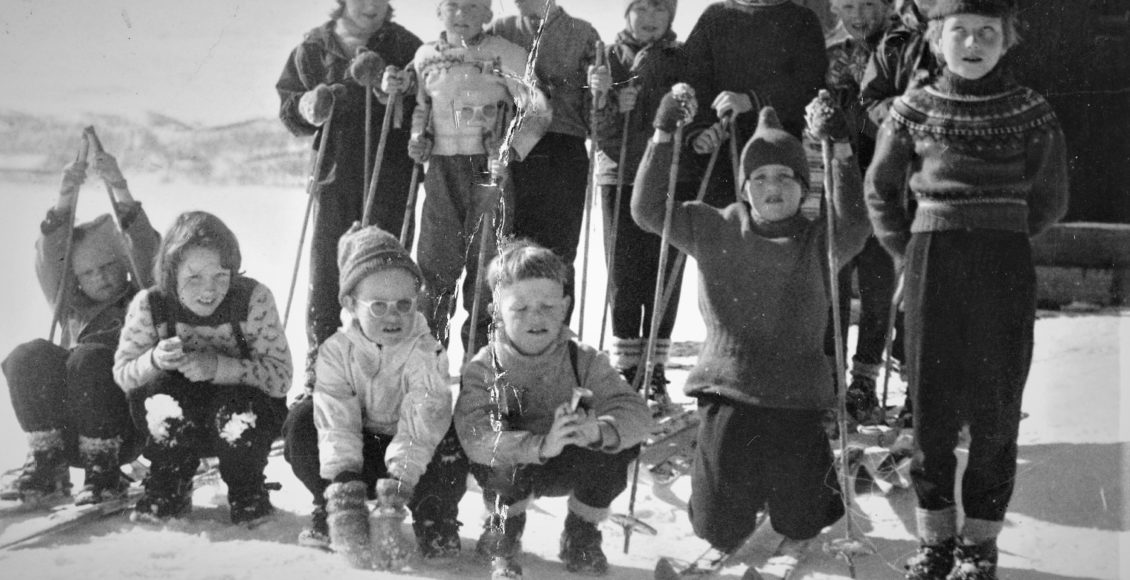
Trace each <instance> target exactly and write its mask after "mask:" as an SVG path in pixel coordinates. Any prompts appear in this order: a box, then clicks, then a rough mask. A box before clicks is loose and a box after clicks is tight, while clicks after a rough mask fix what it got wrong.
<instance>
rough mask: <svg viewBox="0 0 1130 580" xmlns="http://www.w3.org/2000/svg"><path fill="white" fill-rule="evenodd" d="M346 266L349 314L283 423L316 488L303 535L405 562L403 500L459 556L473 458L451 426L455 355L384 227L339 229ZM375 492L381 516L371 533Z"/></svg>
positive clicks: (370, 558)
mask: <svg viewBox="0 0 1130 580" xmlns="http://www.w3.org/2000/svg"><path fill="white" fill-rule="evenodd" d="M338 271H339V272H340V273H341V280H340V284H339V287H340V289H341V290H340V296H339V300H340V301H341V305H342V309H343V310H344V312H345V313H346V315H347V317H346V322H345V323H344V324H343V325H342V327H341V328H340V329H339V330H338V331H337V332H336V333H335V334H334V335H333V336H331V337H330V338H329V339H328V340H326V342H324V343H323V344H322V348H321V352H320V353H319V354H318V367H317V371H318V372H317V375H318V382H317V383H316V384H315V388H314V396H313V398H312V400H307V401H302V402H299V403H298V404H297V405H295V406H294V407H293V408H292V409H291V411H290V415H289V416H288V417H287V422H286V426H285V427H284V431H285V433H286V439H287V457H286V458H287V461H289V462H290V464H291V466H292V468H293V469H294V473H295V475H296V476H298V479H299V480H300V481H302V482H303V484H305V485H306V488H307V489H309V490H310V492H311V493H312V494H314V506H315V508H314V513H313V516H312V518H311V520H312V521H311V526H310V528H308V529H307V530H305V531H303V533H302V535H301V536H300V537H299V543H301V544H304V545H308V546H316V547H323V548H325V547H330V546H331V543H332V546H333V548H334V549H335V551H338V552H340V553H343V554H344V555H345V557H346V558H347V559H348V560H349V561H350V563H352V564H353V565H355V566H357V567H360V568H374V567H376V568H381V569H390V568H399V567H400V565H401V564H403V563H404V561H405V560H406V559H407V557H408V556H409V555H410V554H411V550H410V549H407V548H406V546H407V543H405V542H403V541H401V540H400V532H399V525H400V522H401V521H402V520H403V519H404V517H405V516H406V515H407V511H405V508H407V509H408V510H409V511H411V512H412V519H413V523H412V528H413V530H414V531H415V536H416V544H417V546H418V548H419V552H420V554H421V555H422V556H423V557H425V558H433V557H442V556H450V555H454V554H456V553H458V552H459V549H460V543H459V525H460V524H459V522H458V520H457V516H458V514H459V499H460V498H462V496H463V492H464V491H465V489H466V483H467V456H466V455H464V454H463V449H462V448H461V447H460V446H459V440H458V439H457V438H456V436H455V430H454V429H453V428H452V425H451V407H452V397H451V389H450V388H449V387H448V384H447V383H448V381H447V373H448V364H447V354H446V353H445V352H444V349H443V347H442V346H441V345H440V344H439V343H438V342H437V341H436V340H435V339H434V338H433V337H432V336H431V334H430V333H429V331H428V325H427V320H426V319H425V318H424V316H423V315H422V314H420V312H419V311H418V310H417V309H416V304H417V299H418V297H419V293H420V288H421V285H422V281H423V274H422V273H421V272H420V269H419V268H418V267H417V266H416V263H415V262H413V261H412V258H411V257H410V256H409V255H408V251H407V250H405V249H404V247H403V246H401V245H400V242H399V241H398V240H397V239H396V237H395V236H393V235H392V234H390V233H388V232H385V231H383V230H381V229H379V228H377V227H376V226H368V227H364V228H362V227H359V226H354V228H353V229H351V230H350V231H349V232H348V233H346V234H345V235H344V236H342V238H341V241H340V242H339V243H338ZM374 490H375V494H376V498H377V501H378V505H377V510H376V514H377V515H376V518H377V520H378V521H380V522H382V525H378V526H377V533H378V536H377V537H375V538H370V532H369V510H368V508H367V507H366V504H365V501H366V498H367V497H371V496H372V495H374ZM374 540H375V544H376V545H377V546H378V547H379V548H378V550H377V551H375V552H374V551H373V550H372V549H371V548H370V546H372V545H373V544H372V543H371V542H372V541H374Z"/></svg>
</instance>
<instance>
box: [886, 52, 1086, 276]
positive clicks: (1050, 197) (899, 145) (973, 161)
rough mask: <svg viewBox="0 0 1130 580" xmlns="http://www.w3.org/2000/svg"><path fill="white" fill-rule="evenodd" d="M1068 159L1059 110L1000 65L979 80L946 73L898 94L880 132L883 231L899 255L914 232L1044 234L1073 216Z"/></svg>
mask: <svg viewBox="0 0 1130 580" xmlns="http://www.w3.org/2000/svg"><path fill="white" fill-rule="evenodd" d="M1066 155H1067V154H1066V148H1065V145H1064V138H1063V131H1062V130H1061V129H1060V126H1059V122H1058V121H1057V120H1056V116H1055V113H1054V112H1053V111H1052V108H1051V106H1050V105H1049V104H1048V103H1047V101H1045V100H1044V99H1043V97H1041V96H1040V95H1038V94H1037V93H1035V92H1034V91H1032V90H1031V89H1028V88H1026V87H1022V86H1019V85H1017V84H1015V82H1013V81H1012V79H1011V77H1010V76H1009V75H1008V74H1007V73H1006V72H1004V71H1003V70H1002V67H997V69H996V70H994V71H993V72H991V73H989V74H988V75H986V76H985V77H983V78H981V79H977V80H972V81H971V80H967V79H962V78H960V77H957V76H956V75H952V74H949V73H948V71H946V72H943V73H942V74H940V75H939V76H938V77H937V78H936V79H935V80H934V81H933V82H930V83H927V84H925V85H923V86H922V87H920V88H912V89H910V90H908V91H907V92H906V94H904V95H903V96H902V97H899V98H898V99H897V100H896V101H895V104H894V106H893V107H892V109H891V114H890V116H889V117H888V119H887V120H886V121H885V122H884V123H883V126H882V128H881V130H880V131H879V136H878V143H877V145H876V150H875V157H874V159H873V161H872V163H871V167H870V168H869V169H868V171H867V178H866V180H865V194H866V199H867V206H868V210H869V211H870V214H871V222H872V225H873V226H874V229H875V234H876V236H878V238H879V241H880V242H882V243H883V245H884V246H885V247H886V248H887V249H888V250H889V251H891V253H892V254H894V255H895V256H897V257H901V256H902V255H903V253H904V251H905V249H906V244H907V243H908V242H909V241H910V235H911V233H915V232H933V231H944V230H960V229H991V230H1005V231H1014V232H1023V233H1026V234H1029V235H1036V234H1039V233H1041V232H1043V231H1044V230H1046V229H1047V228H1048V227H1050V226H1051V225H1052V224H1054V223H1055V222H1056V221H1058V220H1059V219H1061V218H1062V217H1063V215H1064V213H1066V211H1067V159H1066ZM908 176H909V185H910V191H911V193H912V194H913V195H914V197H915V200H916V201H917V204H918V207H917V210H916V211H915V213H914V215H913V216H912V215H910V214H909V213H908V211H907V209H906V205H905V203H904V201H903V199H902V198H903V191H904V187H905V185H906V184H907V178H908Z"/></svg>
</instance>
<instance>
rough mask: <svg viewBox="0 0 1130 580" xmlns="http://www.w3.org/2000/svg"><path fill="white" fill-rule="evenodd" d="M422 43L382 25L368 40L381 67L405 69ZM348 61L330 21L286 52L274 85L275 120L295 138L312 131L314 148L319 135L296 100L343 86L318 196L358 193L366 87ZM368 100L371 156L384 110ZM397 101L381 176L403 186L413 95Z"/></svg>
mask: <svg viewBox="0 0 1130 580" xmlns="http://www.w3.org/2000/svg"><path fill="white" fill-rule="evenodd" d="M421 44H422V42H421V41H420V39H419V38H417V37H416V35H414V34H412V33H411V32H409V31H408V30H406V29H405V28H404V27H402V26H400V25H399V24H396V23H395V22H386V23H385V24H384V25H382V26H381V28H380V29H379V30H378V31H377V32H376V33H374V34H373V36H372V38H370V39H369V43H368V45H367V46H368V47H369V49H370V50H372V51H374V52H376V53H377V54H378V55H380V56H381V58H382V59H383V60H384V61H385V63H386V64H389V65H394V66H397V67H400V68H405V67H407V66H408V64H409V63H411V62H412V57H413V56H415V54H416V49H417V48H419V47H420V45H421ZM352 58H353V55H348V54H346V53H345V49H344V48H343V47H342V45H341V43H340V41H338V39H337V37H336V35H335V34H334V21H332V20H331V21H329V22H326V23H325V24H323V25H321V26H319V27H317V28H314V29H313V30H311V31H309V32H307V33H306V37H305V38H304V39H303V41H302V43H301V44H299V45H298V47H297V48H295V49H294V50H293V51H292V52H291V54H290V58H289V59H287V62H286V66H285V67H284V68H283V72H282V76H281V77H279V81H278V83H276V84H275V88H276V89H277V90H278V93H279V99H280V101H281V104H280V106H279V118H280V119H282V122H283V124H284V125H286V128H287V129H288V130H290V132H291V133H293V134H294V135H296V136H299V137H304V136H308V135H314V134H315V133H317V136H316V138H315V140H314V143H313V147H314V148H315V149H317V147H318V146H319V144H320V142H321V139H322V133H321V131H320V130H319V129H318V128H317V127H315V126H313V125H311V124H310V123H308V122H306V120H305V119H303V118H302V115H300V114H299V113H298V102H299V100H300V99H301V98H302V95H303V94H304V93H306V91H309V90H311V89H313V88H314V87H316V86H318V85H319V84H322V83H324V84H327V85H333V84H342V85H344V86H345V87H346V90H347V92H346V95H345V97H344V98H339V99H336V100H335V102H334V115H333V127H332V133H333V134H332V135H331V139H330V142H329V143H328V144H327V146H328V148H327V149H326V157H325V161H324V163H323V167H322V173H321V175H319V176H318V188H319V192H320V193H321V194H322V195H327V194H328V195H335V194H339V193H340V192H342V191H347V192H350V193H352V194H353V195H361V192H362V191H363V189H364V170H365V89H364V88H363V87H362V86H361V85H360V84H358V83H357V81H355V80H353V78H352V77H351V76H350V75H349V63H350V61H351V60H352ZM372 102H373V111H372V116H371V121H370V123H371V130H372V135H373V144H372V146H371V147H372V151H373V153H374V154H375V152H376V148H377V139H378V138H379V137H380V132H381V123H382V121H383V118H384V114H385V106H384V105H382V104H381V103H380V102H379V100H378V99H376V98H374V99H373V100H372ZM401 102H402V105H401V106H400V107H399V110H394V119H393V125H392V127H391V130H390V132H389V136H388V140H387V142H386V144H385V147H386V148H385V158H384V162H383V164H382V165H381V173H382V175H384V173H385V172H389V173H403V174H405V177H404V179H403V181H404V182H405V183H407V182H408V178H407V176H406V175H407V174H408V173H411V171H412V160H411V158H409V157H408V137H409V130H410V129H411V116H412V110H413V109H414V108H415V106H416V96H415V94H413V93H411V92H409V93H406V94H405V95H404V96H403V100H402V101H401ZM381 181H382V182H383V181H384V179H381Z"/></svg>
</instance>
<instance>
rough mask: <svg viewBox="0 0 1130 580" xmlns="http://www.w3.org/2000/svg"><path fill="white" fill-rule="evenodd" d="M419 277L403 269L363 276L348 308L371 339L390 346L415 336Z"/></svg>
mask: <svg viewBox="0 0 1130 580" xmlns="http://www.w3.org/2000/svg"><path fill="white" fill-rule="evenodd" d="M418 289H419V286H418V284H417V282H416V277H415V276H413V275H412V274H409V273H408V272H407V271H405V270H402V269H400V268H394V269H390V270H381V271H379V272H373V273H372V274H369V275H368V276H365V277H364V278H362V279H361V282H360V283H358V284H357V287H356V288H354V289H353V293H352V295H350V296H346V297H345V304H344V306H345V308H346V309H347V310H349V311H350V313H352V314H353V317H354V318H355V319H357V323H358V324H359V325H360V326H361V332H362V333H363V334H364V335H365V337H366V338H368V339H369V340H371V341H373V342H375V343H377V344H379V345H381V346H391V345H394V344H397V343H399V342H403V341H404V340H405V339H407V338H408V337H409V336H411V335H412V331H413V330H415V325H416V296H417V291H418Z"/></svg>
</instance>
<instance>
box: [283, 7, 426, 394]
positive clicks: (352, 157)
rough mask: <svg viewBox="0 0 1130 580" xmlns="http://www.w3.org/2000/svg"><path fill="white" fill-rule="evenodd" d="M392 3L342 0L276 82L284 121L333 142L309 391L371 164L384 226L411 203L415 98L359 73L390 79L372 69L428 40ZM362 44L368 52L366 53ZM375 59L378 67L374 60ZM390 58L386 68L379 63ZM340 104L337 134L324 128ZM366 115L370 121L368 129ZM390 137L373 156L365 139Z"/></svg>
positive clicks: (318, 237) (310, 300)
mask: <svg viewBox="0 0 1130 580" xmlns="http://www.w3.org/2000/svg"><path fill="white" fill-rule="evenodd" d="M392 17H393V10H392V7H391V6H389V0H337V5H336V7H335V8H334V9H333V11H332V12H331V13H330V19H329V21H327V22H325V23H324V24H322V25H320V26H318V27H316V28H314V29H312V30H310V31H309V32H307V33H306V37H305V38H304V39H303V41H302V43H301V44H299V45H298V46H297V47H296V48H295V49H294V50H293V51H292V52H291V54H290V57H289V58H288V59H287V62H286V65H285V67H284V68H283V72H282V75H281V76H280V77H279V80H278V82H277V83H276V85H275V88H276V89H277V91H278V93H279V99H280V103H281V104H280V106H279V118H280V119H281V120H282V122H283V124H284V125H285V126H286V128H287V129H288V130H289V131H290V132H291V133H293V134H294V135H295V136H299V137H306V136H310V135H315V134H316V133H317V137H316V139H315V143H314V144H313V146H314V148H315V149H317V148H318V147H319V145H320V143H321V141H322V140H323V139H328V140H329V143H327V147H326V152H325V162H324V163H323V165H322V171H321V175H315V176H313V177H312V179H314V180H316V183H315V185H314V187H313V191H312V193H311V195H313V196H314V197H315V198H316V201H315V207H314V212H313V213H314V227H313V232H312V233H311V240H310V283H309V295H308V297H307V311H306V338H307V342H308V343H309V344H308V345H307V357H306V377H305V380H304V386H305V388H306V394H309V392H310V391H311V390H312V389H313V388H314V364H315V358H316V357H317V354H318V346H319V345H321V344H322V341H324V340H325V339H326V338H328V337H329V336H330V335H331V334H333V333H334V331H336V330H337V327H338V325H339V324H340V320H339V319H338V313H339V312H340V310H341V306H340V305H339V304H338V303H337V300H336V298H335V297H336V296H337V279H338V275H337V241H338V238H340V237H341V235H342V234H344V233H345V232H346V230H348V229H349V226H350V225H351V224H352V223H353V222H355V221H360V220H361V219H362V214H363V212H364V209H365V208H364V207H363V206H364V201H365V198H366V194H367V193H368V192H367V191H366V189H365V183H367V181H366V179H367V178H370V177H371V176H367V175H366V174H365V168H366V167H368V166H369V165H379V166H380V175H379V176H378V179H377V183H376V192H377V194H376V196H375V199H374V201H373V209H372V213H373V215H374V216H375V217H376V221H375V222H374V223H375V224H376V225H378V226H380V227H381V228H383V229H385V230H387V231H393V232H399V231H400V227H401V220H403V219H404V206H405V203H406V201H407V199H408V185H409V182H410V181H411V176H412V165H413V163H412V160H411V159H410V158H409V157H408V155H407V152H406V151H407V146H408V126H407V123H408V116H409V115H410V114H411V111H412V108H413V107H414V106H415V102H414V95H413V94H408V95H407V96H406V98H405V99H404V100H403V101H401V100H390V99H389V96H388V94H387V93H385V92H383V91H381V89H380V88H379V87H370V86H362V84H361V83H360V82H359V80H358V79H357V78H355V76H361V77H362V78H363V80H366V81H368V82H370V83H371V82H373V80H374V77H375V78H377V79H379V78H380V77H381V76H382V75H380V74H379V73H377V72H376V71H375V70H373V69H378V70H383V69H384V68H385V66H386V65H387V66H388V67H393V68H394V70H395V69H400V68H403V67H405V66H407V65H408V63H409V62H411V61H412V56H413V55H414V54H415V53H416V49H417V48H418V47H419V46H420V44H421V42H420V39H419V38H417V37H416V35H414V34H412V33H411V32H409V31H408V30H407V29H405V28H404V27H402V26H400V25H399V24H397V23H395V22H393V21H392ZM358 49H366V50H367V51H370V52H362V54H360V55H358ZM362 58H363V59H364V60H365V66H364V68H365V69H366V70H365V74H363V75H355V74H351V72H353V73H356V71H352V70H351V69H352V68H353V67H352V66H351V65H353V64H354V62H353V61H354V59H362ZM374 61H375V64H374ZM380 62H383V63H384V65H381V64H380ZM368 91H374V92H375V93H376V97H377V98H376V99H368V102H371V103H372V109H373V110H372V111H366V109H367V107H366V102H367V99H366V96H365V94H366V92H368ZM390 106H395V107H396V108H397V109H398V110H394V111H393V113H392V115H393V119H392V123H391V129H390V130H389V131H388V134H387V135H381V134H380V131H381V126H382V124H383V119H384V117H385V109H386V107H390ZM331 108H332V110H333V116H334V120H333V123H332V130H331V131H330V134H328V135H326V134H323V133H324V132H322V131H319V128H321V127H322V126H323V125H324V124H325V122H326V119H327V117H328V116H329V112H330V110H331ZM366 119H368V125H366ZM374 135H376V136H378V137H381V138H383V139H385V141H386V146H385V149H384V157H383V158H382V159H379V160H374V159H368V160H367V159H366V158H365V153H366V151H367V150H369V149H371V148H370V147H367V146H366V143H367V141H369V140H370V138H372V137H373V136H374Z"/></svg>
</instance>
